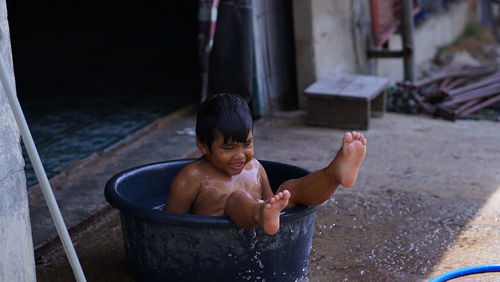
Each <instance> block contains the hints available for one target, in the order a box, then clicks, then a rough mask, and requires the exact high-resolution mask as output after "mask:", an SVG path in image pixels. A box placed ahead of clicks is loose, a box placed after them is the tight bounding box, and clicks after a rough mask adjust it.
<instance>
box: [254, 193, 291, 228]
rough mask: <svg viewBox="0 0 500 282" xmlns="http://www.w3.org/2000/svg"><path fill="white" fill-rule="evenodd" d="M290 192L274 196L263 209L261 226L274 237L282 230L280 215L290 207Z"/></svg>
mask: <svg viewBox="0 0 500 282" xmlns="http://www.w3.org/2000/svg"><path fill="white" fill-rule="evenodd" d="M289 199H290V192H289V191H288V190H284V191H282V192H279V193H277V194H276V195H274V196H272V197H271V198H270V199H269V200H267V201H266V202H265V203H264V204H263V205H262V208H261V224H260V225H261V226H262V228H263V229H264V232H266V233H267V234H269V235H274V234H276V233H277V232H278V230H279V228H280V213H281V211H282V210H283V209H285V208H286V207H287V205H288V200H289Z"/></svg>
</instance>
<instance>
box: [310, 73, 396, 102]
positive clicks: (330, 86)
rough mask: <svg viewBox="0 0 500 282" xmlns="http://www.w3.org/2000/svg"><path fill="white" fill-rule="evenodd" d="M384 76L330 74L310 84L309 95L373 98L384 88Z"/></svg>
mask: <svg viewBox="0 0 500 282" xmlns="http://www.w3.org/2000/svg"><path fill="white" fill-rule="evenodd" d="M387 83H388V80H387V78H384V77H378V76H367V75H350V74H328V75H326V76H325V77H323V78H321V79H320V80H318V81H316V82H315V83H313V84H312V85H311V86H309V87H308V88H307V89H306V90H305V91H304V92H305V94H306V95H307V96H321V97H324V98H328V97H339V98H350V99H360V100H367V99H368V100H371V99H373V98H374V97H375V96H376V95H378V94H379V93H380V92H381V91H383V90H384V88H385V86H386V85H387Z"/></svg>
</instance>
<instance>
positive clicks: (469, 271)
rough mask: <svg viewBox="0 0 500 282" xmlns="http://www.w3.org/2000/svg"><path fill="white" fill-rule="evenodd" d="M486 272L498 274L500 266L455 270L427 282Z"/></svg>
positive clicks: (478, 266)
mask: <svg viewBox="0 0 500 282" xmlns="http://www.w3.org/2000/svg"><path fill="white" fill-rule="evenodd" d="M486 272H500V264H486V265H476V266H470V267H464V268H460V269H455V270H452V271H448V272H446V273H443V274H441V275H439V276H437V277H435V278H432V279H431V280H429V282H443V281H448V280H450V279H453V278H457V277H462V276H466V275H471V274H479V273H486Z"/></svg>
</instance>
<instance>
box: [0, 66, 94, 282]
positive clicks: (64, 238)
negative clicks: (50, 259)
mask: <svg viewBox="0 0 500 282" xmlns="http://www.w3.org/2000/svg"><path fill="white" fill-rule="evenodd" d="M0 80H1V82H2V85H3V87H4V89H5V93H6V95H7V99H8V101H9V104H10V107H11V109H12V112H13V114H14V117H15V119H16V122H17V126H18V127H19V130H20V131H21V136H22V138H23V142H24V145H25V147H26V151H28V155H29V158H30V160H31V164H32V165H33V169H34V170H35V174H36V177H37V179H38V182H39V184H40V187H41V188H42V192H43V196H44V198H45V202H46V203H47V206H48V207H49V211H50V214H51V216H52V220H53V221H54V224H55V226H56V229H57V233H58V234H59V237H60V238H61V242H62V245H63V247H64V251H65V252H66V256H67V257H68V260H69V263H70V264H71V268H72V269H73V273H74V275H75V278H76V280H77V281H78V282H84V281H87V280H86V279H85V276H84V274H83V270H82V267H81V266H80V262H79V261H78V257H77V256H76V252H75V249H74V247H73V244H72V243H71V238H70V237H69V234H68V230H67V229H66V225H65V224H64V220H63V217H62V215H61V211H60V210H59V207H58V205H57V202H56V199H55V197H54V193H53V192H52V188H51V187H50V183H49V180H48V178H47V174H46V173H45V170H44V168H43V165H42V161H41V160H40V156H39V154H38V151H37V149H36V147H35V142H34V141H33V137H32V136H31V132H30V130H29V128H28V123H27V122H26V118H25V117H24V114H23V110H22V109H21V105H20V104H19V100H18V99H17V95H16V90H15V88H14V85H13V82H12V81H11V80H10V78H9V77H8V70H7V67H6V66H5V63H4V61H3V58H1V56H0Z"/></svg>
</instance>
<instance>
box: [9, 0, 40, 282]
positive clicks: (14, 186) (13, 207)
mask: <svg viewBox="0 0 500 282" xmlns="http://www.w3.org/2000/svg"><path fill="white" fill-rule="evenodd" d="M0 29H1V36H2V37H1V38H0V56H2V59H3V61H4V62H5V63H6V64H7V67H8V69H9V70H10V72H11V73H10V74H11V77H12V79H14V72H13V67H12V52H11V47H10V38H9V25H8V22H7V7H6V4H5V0H0ZM19 142H20V134H19V129H18V128H17V124H16V122H15V120H14V116H13V115H12V111H11V109H10V106H9V103H8V101H7V97H6V95H5V91H4V88H3V87H0V281H23V282H24V281H36V275H35V273H36V272H35V260H34V254H33V241H32V239H31V227H30V218H29V207H28V197H27V190H26V179H25V176H24V160H23V157H22V153H21V147H20V143H19Z"/></svg>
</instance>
